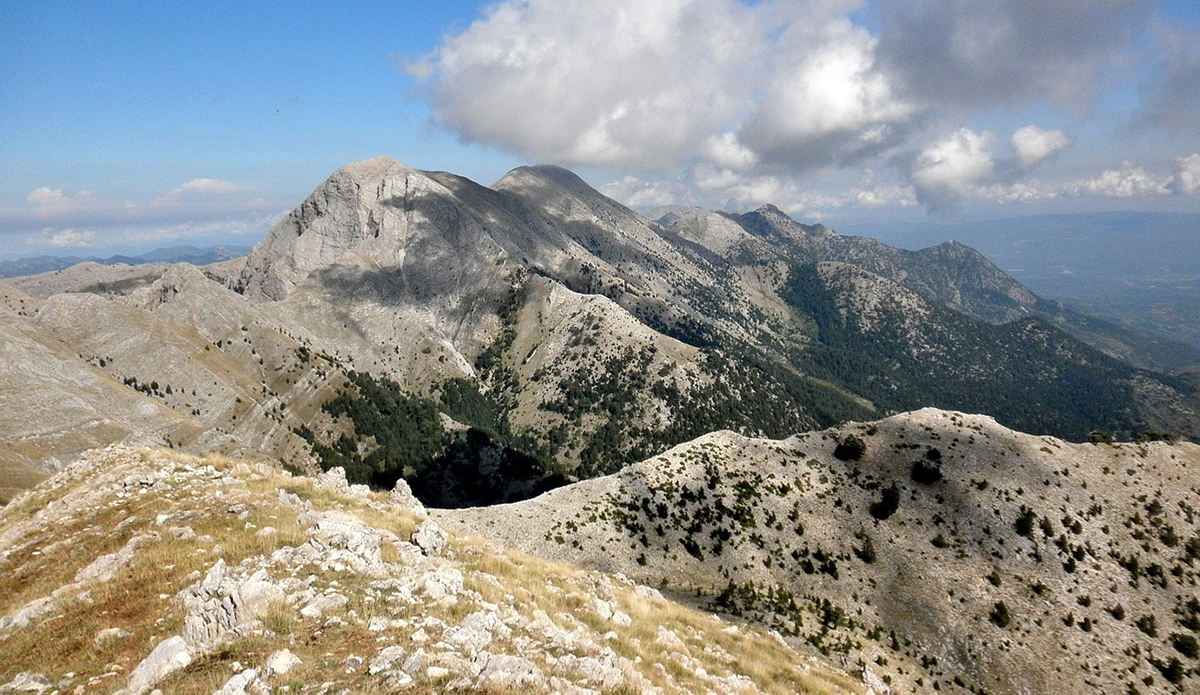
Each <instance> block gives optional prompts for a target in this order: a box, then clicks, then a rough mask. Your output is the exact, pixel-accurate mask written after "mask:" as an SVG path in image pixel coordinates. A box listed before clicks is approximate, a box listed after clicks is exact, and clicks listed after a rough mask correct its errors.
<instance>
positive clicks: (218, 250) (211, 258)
mask: <svg viewBox="0 0 1200 695" xmlns="http://www.w3.org/2000/svg"><path fill="white" fill-rule="evenodd" d="M247 253H250V247H249V246H212V247H208V248H197V247H195V246H168V247H165V248H160V249H154V250H153V251H147V252H146V253H142V254H137V255H132V256H130V255H114V256H108V257H107V258H99V257H83V256H33V257H30V258H21V259H17V260H15V261H0V278H14V277H21V276H23V275H36V274H38V273H48V272H52V271H55V270H62V269H64V268H70V267H71V266H73V265H77V264H79V263H88V262H91V263H99V264H100V265H118V264H124V265H143V264H146V263H191V264H192V265H208V264H209V263H219V262H220V261H227V260H230V259H233V258H239V257H241V256H245V255H246V254H247Z"/></svg>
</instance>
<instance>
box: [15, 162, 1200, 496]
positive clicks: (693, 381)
mask: <svg viewBox="0 0 1200 695" xmlns="http://www.w3.org/2000/svg"><path fill="white" fill-rule="evenodd" d="M838 259H841V260H838ZM830 262H838V263H842V264H843V266H842V267H843V268H854V269H856V270H854V271H853V272H854V273H857V274H856V275H854V277H855V278H857V279H855V280H854V281H853V282H849V283H847V282H842V281H840V280H838V278H843V279H845V278H848V277H850V276H848V275H846V272H849V271H839V272H838V273H832V271H830V269H831V268H833V267H835V266H830V265H824V266H822V265H820V263H830ZM822 268H823V269H824V270H821V269H822ZM814 272H815V273H816V275H814ZM22 290H24V291H25V294H24V295H22V294H21V292H22ZM5 292H6V293H7V294H6V296H11V297H14V298H15V299H13V300H12V301H11V302H9V305H10V308H11V310H12V311H11V314H12V318H11V320H9V319H6V322H7V325H12V326H21V330H22V331H23V332H24V336H25V338H24V339H25V340H27V341H28V340H32V341H33V342H34V343H36V345H37V346H38V347H37V350H40V351H41V354H42V355H43V358H39V359H41V361H40V362H38V364H39V365H41V366H39V367H38V370H37V371H38V372H39V373H57V372H62V371H63V370H64V369H67V367H66V366H65V365H56V364H52V360H51V359H50V358H49V357H46V355H56V356H57V357H55V358H54V359H57V360H60V361H65V362H69V363H70V367H69V369H67V371H70V372H71V374H72V376H71V377H70V379H69V380H59V381H53V380H51V381H46V380H39V379H37V378H35V379H29V378H26V377H25V376H24V375H23V374H21V373H18V372H15V371H14V372H11V373H9V374H8V375H6V376H5V381H4V386H5V387H6V388H8V389H11V393H12V394H14V397H13V398H12V399H11V401H10V402H11V403H12V405H13V406H14V407H15V406H17V404H19V403H21V402H23V401H28V402H33V403H39V402H43V403H45V404H46V407H45V408H44V409H43V410H42V411H41V412H43V413H44V417H43V418H40V419H38V420H30V419H25V418H21V417H16V416H14V417H5V418H0V423H3V424H0V438H3V440H4V441H6V442H11V443H12V446H11V447H8V448H7V451H6V452H4V453H0V457H2V458H3V461H0V463H3V465H4V466H6V467H7V468H9V469H11V470H12V471H13V477H21V478H22V479H24V480H28V479H29V478H30V477H31V476H33V477H35V476H36V475H37V470H38V469H39V466H43V464H44V462H46V461H49V460H50V459H51V457H53V458H56V459H57V460H59V461H65V460H69V459H70V458H71V456H73V455H76V454H78V453H79V452H80V451H82V450H84V449H86V448H88V447H90V446H94V445H96V444H102V443H105V442H104V437H99V438H92V439H87V440H85V439H84V438H81V437H79V436H78V433H79V432H86V431H88V430H89V429H91V430H94V431H97V432H107V433H108V434H107V435H104V436H105V437H107V441H118V440H121V439H124V438H126V437H135V438H136V437H143V438H148V439H149V440H152V441H158V442H160V443H163V444H170V445H173V446H182V447H187V448H189V449H190V450H192V451H197V452H203V451H210V450H217V451H221V452H224V453H227V454H237V455H240V456H266V457H269V458H273V459H276V460H283V461H285V462H287V463H288V464H289V465H291V466H294V467H296V468H298V469H307V470H312V471H315V470H318V469H320V468H322V467H326V468H327V467H331V466H334V465H343V466H345V467H346V468H347V470H348V471H350V474H351V477H353V478H354V479H355V480H356V481H361V482H375V483H376V484H381V485H385V486H386V485H388V484H389V483H390V481H392V480H394V479H395V477H397V476H400V475H408V476H409V477H410V479H412V480H413V481H414V484H415V483H416V482H417V481H416V480H415V478H414V476H420V475H422V474H423V473H422V470H424V469H428V468H429V466H430V465H434V464H436V465H438V466H441V465H443V464H444V463H447V462H451V463H455V465H458V464H462V465H461V466H459V468H462V469H463V470H464V471H465V472H464V473H463V474H461V475H460V474H457V473H456V474H455V476H456V480H452V481H450V483H451V487H454V486H456V485H457V483H458V482H461V481H462V480H464V479H469V478H471V477H479V476H480V471H481V469H480V468H479V465H478V464H480V463H481V462H482V461H483V460H484V459H486V458H487V457H485V456H482V455H481V452H484V451H487V452H495V456H498V457H499V458H500V460H502V461H505V462H507V463H505V464H504V466H508V468H506V469H505V470H509V469H512V467H513V466H516V467H517V468H524V469H527V470H533V471H541V473H540V475H542V476H544V477H545V478H546V480H547V481H549V480H550V479H551V478H555V476H558V477H566V476H576V477H588V476H592V475H596V474H600V473H605V472H611V471H614V470H617V469H619V468H620V467H621V466H623V465H625V464H627V463H629V462H632V461H637V460H641V459H643V458H646V457H648V456H650V455H653V454H655V453H657V452H660V451H662V450H664V449H666V448H668V447H670V446H672V445H675V444H678V443H680V442H684V441H688V440H690V439H692V438H695V437H697V436H700V435H703V434H705V433H706V432H709V431H712V430H716V429H723V428H729V429H735V430H737V431H740V432H743V433H745V434H749V435H766V436H770V437H776V438H782V437H786V436H788V435H790V434H793V433H795V432H797V431H803V430H809V429H813V428H818V427H824V426H829V425H833V424H836V423H838V422H843V421H846V420H852V419H857V420H865V419H870V418H873V417H879V416H881V415H884V414H887V413H889V412H896V411H901V410H908V409H912V408H916V407H920V406H922V405H931V404H932V405H937V406H940V407H946V408H963V409H970V410H973V411H979V412H989V413H994V414H996V415H997V417H999V418H1000V419H1001V421H1002V422H1005V423H1006V424H1009V425H1012V426H1015V427H1019V428H1021V429H1024V430H1028V431H1032V432H1037V433H1050V434H1057V435H1060V436H1064V437H1068V438H1072V439H1075V440H1082V439H1084V438H1085V437H1086V436H1087V435H1088V433H1089V432H1090V431H1091V430H1093V429H1104V430H1108V431H1110V432H1112V433H1114V434H1116V435H1118V436H1122V437H1129V436H1132V435H1133V434H1134V433H1135V432H1137V431H1140V430H1159V431H1169V432H1172V433H1174V434H1177V435H1180V436H1183V437H1198V436H1200V430H1197V428H1198V427H1200V418H1197V417H1196V412H1197V408H1200V396H1197V393H1196V389H1195V388H1194V386H1192V385H1190V384H1188V383H1187V382H1183V381H1180V380H1173V379H1171V378H1169V377H1165V376H1163V375H1160V374H1156V373H1153V372H1147V371H1144V370H1137V369H1135V368H1132V367H1129V366H1128V365H1124V364H1122V363H1120V362H1119V361H1117V360H1114V359H1112V358H1110V357H1107V356H1105V355H1103V354H1101V353H1098V352H1096V351H1094V350H1090V349H1088V348H1086V346H1084V345H1082V344H1081V343H1079V342H1078V341H1074V340H1073V339H1071V338H1070V337H1068V336H1066V335H1065V334H1062V333H1060V332H1059V331H1057V329H1055V328H1053V327H1051V326H1049V325H1048V324H1046V323H1045V321H1043V320H1041V319H1037V318H1036V317H1034V318H1030V317H1026V318H1023V319H1021V320H1020V321H1018V322H1015V323H1008V324H1003V325H1001V326H999V327H997V326H996V325H995V324H993V323H989V322H988V321H985V320H982V319H985V318H990V319H995V318H997V317H1008V316H1016V315H1023V314H1024V313H1025V312H1027V311H1030V312H1031V311H1033V310H1034V309H1036V308H1037V306H1038V300H1037V298H1036V297H1033V295H1032V294H1031V293H1029V292H1028V291H1027V290H1025V289H1024V288H1022V287H1021V286H1020V285H1019V284H1017V283H1015V281H1012V280H1011V278H1007V276H1004V275H1003V273H1000V272H999V271H998V270H997V269H995V267H994V266H991V265H990V264H988V263H987V262H986V260H985V259H982V257H980V256H979V255H978V254H976V253H974V252H972V251H970V250H969V249H966V248H965V247H961V246H958V245H954V244H950V245H943V246H942V247H937V248H935V249H932V250H927V251H926V252H901V251H898V250H895V249H888V247H885V246H883V245H881V244H878V242H871V241H869V240H860V239H853V238H845V237H840V236H839V235H837V234H835V233H834V232H832V231H830V230H827V229H824V228H822V227H819V226H804V225H799V224H797V223H795V222H794V221H792V220H790V219H788V218H787V217H786V216H784V215H782V213H779V212H778V210H774V209H772V208H763V209H761V210H759V211H755V212H753V213H747V214H746V215H742V216H729V215H719V214H716V213H703V214H700V213H697V214H686V215H677V216H676V217H675V218H674V219H673V220H672V221H671V224H670V225H669V226H668V227H667V228H664V227H663V226H661V225H659V224H657V223H655V222H652V221H650V220H647V219H646V218H644V217H641V216H639V215H637V214H635V213H634V212H632V211H630V210H628V209H627V208H625V207H623V206H621V205H620V204H618V203H616V202H615V201H612V200H610V199H608V198H605V197H604V196H602V195H601V194H599V193H598V192H596V191H595V190H593V189H591V188H590V187H588V186H587V184H585V183H584V182H583V181H582V180H580V179H579V178H578V177H576V176H575V175H574V174H571V173H570V172H568V171H566V170H563V169H558V168H555V167H522V168H519V169H516V170H514V171H513V172H510V174H508V175H506V176H505V177H503V178H502V179H501V180H500V181H498V182H496V184H494V185H493V186H492V187H491V188H486V187H483V186H480V185H478V184H476V183H473V182H471V181H469V180H467V179H464V178H461V177H458V176H454V175H452V174H447V173H443V172H420V171H416V170H414V169H411V168H409V167H406V166H404V165H402V164H399V163H397V162H395V161H394V160H390V159H387V158H376V159H372V160H366V161H363V162H357V163H353V164H350V165H347V166H346V167H343V168H342V169H340V170H339V171H338V172H335V174H334V175H333V176H331V177H330V179H329V180H328V181H326V182H325V183H323V184H322V185H320V186H318V187H317V189H316V190H315V191H314V192H313V194H312V195H311V196H310V197H309V198H308V199H307V200H306V201H305V202H304V203H302V204H301V205H300V206H299V207H298V208H297V209H296V210H295V211H293V212H292V213H291V214H290V215H288V216H287V217H286V218H285V219H284V220H282V221H281V222H280V223H279V224H277V225H276V226H275V227H274V228H273V229H272V230H271V231H270V232H269V233H268V235H267V237H266V238H264V240H263V241H262V243H260V244H259V245H258V246H257V247H256V248H255V250H254V251H253V252H252V253H251V255H250V256H249V257H248V258H247V259H245V261H244V262H241V263H240V264H239V263H238V262H224V263H221V264H218V265H215V266H207V267H205V268H203V269H197V268H194V267H191V266H187V265H176V266H172V267H169V268H163V269H161V272H160V271H150V270H147V269H144V268H142V269H137V270H133V269H120V268H113V269H106V268H99V267H82V266H81V267H79V268H76V269H71V270H69V271H63V272H62V273H59V274H54V275H51V276H38V277H35V278H26V279H21V280H17V281H14V289H13V290H12V291H11V292H9V291H8V290H5ZM989 298H990V299H989ZM989 301H990V302H991V303H990V304H989V303H988V302H989ZM906 313H907V314H911V315H904V314H906ZM8 315H9V314H5V316H6V317H7V316H8ZM918 319H919V320H918ZM1022 322H1026V323H1022ZM1028 322H1033V323H1028ZM905 327H907V328H905ZM914 331H915V333H914ZM1017 333H1020V335H1016V334H1017ZM918 334H919V335H918ZM995 335H1000V336H1001V339H995ZM949 336H954V339H953V340H951V339H950V338H949ZM1022 337H1024V338H1028V340H1027V341H1026V342H1028V345H1025V344H1023V343H1021V339H1022ZM856 345H863V346H869V349H858V348H857V347H856ZM960 345H969V346H971V350H970V351H965V350H960V349H959V346H960ZM27 352H28V351H27ZM72 353H74V355H75V357H74V358H72V357H71V354H72ZM968 353H969V354H968ZM29 359H30V360H33V359H34V358H33V357H30V358H29ZM597 365H600V366H601V368H600V369H597V368H596V366H597ZM996 365H1003V369H995V368H994V367H995V366H996ZM989 368H991V369H990V371H989ZM974 375H984V376H986V377H987V379H988V383H989V386H988V387H987V388H975V389H971V388H970V387H969V382H970V381H971V380H972V379H974V378H975V377H974ZM918 377H919V378H918ZM68 381H69V382H70V383H74V384H78V385H79V387H80V388H73V387H72V386H70V385H69V384H68V383H67V382H68ZM56 390H57V391H58V392H59V393H58V394H57V395H56ZM72 390H74V391H76V392H78V393H79V394H85V395H84V396H79V395H78V394H76V395H71V392H72ZM118 392H119V393H120V395H119V396H118V395H116V394H117V393H118ZM1064 394H1066V396H1064ZM55 398H60V399H67V401H68V402H74V401H77V400H80V398H82V402H81V403H80V407H78V408H67V409H62V410H61V411H60V412H54V410H53V406H52V405H51V403H52V402H53V400H54V399H55ZM381 399H382V400H381ZM383 401H389V402H395V403H404V404H408V405H405V406H404V407H403V408H402V410H404V412H406V413H408V415H405V417H408V418H409V419H410V420H411V419H412V418H418V419H421V418H423V419H421V420H420V422H419V423H416V424H414V425H413V426H414V427H415V428H416V429H419V430H421V431H423V432H426V433H427V434H428V436H427V437H426V440H428V441H426V440H422V441H421V442H420V443H419V446H417V445H414V446H416V449H418V450H420V451H422V452H426V454H427V455H426V458H425V459H423V460H422V461H413V460H408V459H405V457H406V456H408V455H409V454H410V453H411V452H405V451H399V450H397V451H394V452H393V451H391V450H388V449H387V448H386V447H385V446H384V445H382V444H381V443H380V439H379V437H378V436H377V435H380V434H381V433H382V431H381V428H382V427H384V425H383V424H381V423H384V422H386V421H387V418H388V417H390V416H389V415H388V413H389V412H391V411H390V410H388V408H383V407H382V404H383ZM434 411H437V412H440V413H441V415H442V416H445V417H446V418H448V419H447V420H437V421H436V422H434V421H433V420H436V418H435V416H434V415H431V413H433V412H434ZM98 413H101V414H103V415H97V414H98ZM138 413H144V414H145V416H144V417H145V418H146V419H145V421H144V422H142V423H141V424H140V425H139V423H138V418H140V417H142V416H141V415H138ZM110 414H111V416H110ZM123 418H124V419H123ZM131 418H132V419H131ZM125 420H129V421H128V422H126V421H125ZM414 422H415V421H414ZM418 425H419V426H418ZM397 426H398V425H397ZM388 427H391V426H388ZM393 429H394V428H393ZM397 446H400V445H399V444H397ZM437 451H443V452H444V454H437V453H436V452H437ZM430 452H435V453H430ZM439 456H440V458H438V457H439ZM489 456H492V454H489ZM427 464H428V465H427ZM527 464H528V465H527ZM488 465H490V464H488ZM504 466H501V468H504ZM453 467H454V466H451V468H453ZM456 470H457V469H456ZM489 470H492V469H489ZM405 471H407V473H406V472H405ZM489 475H490V476H491V477H487V476H484V477H485V478H487V480H488V484H487V485H485V486H484V487H493V488H496V489H499V490H501V493H502V495H501V496H502V498H505V497H507V496H508V494H509V492H508V491H505V490H503V488H504V485H505V482H504V480H503V477H504V475H505V474H496V473H495V471H494V470H493V473H492V474H489ZM536 475H537V474H535V475H534V477H535V478H536ZM464 476H465V478H464ZM526 480H527V482H529V484H528V485H527V484H526V483H525V482H523V483H521V485H520V486H519V487H521V489H538V488H539V486H540V485H541V484H540V483H538V482H537V481H536V480H530V479H528V478H526ZM433 487H436V486H434V485H432V484H431V485H426V486H424V487H423V488H422V489H431V488H433ZM471 501H472V500H471V498H470V496H469V495H467V496H466V497H464V496H463V495H461V494H459V493H457V492H456V493H455V494H454V495H453V499H452V498H451V497H449V496H448V497H446V498H443V499H441V500H439V502H438V503H439V504H469V503H471ZM475 501H476V502H481V501H483V500H479V499H477V498H476V499H475Z"/></svg>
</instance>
